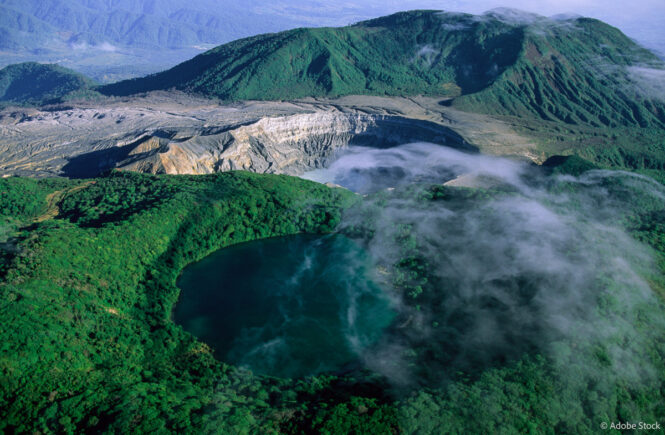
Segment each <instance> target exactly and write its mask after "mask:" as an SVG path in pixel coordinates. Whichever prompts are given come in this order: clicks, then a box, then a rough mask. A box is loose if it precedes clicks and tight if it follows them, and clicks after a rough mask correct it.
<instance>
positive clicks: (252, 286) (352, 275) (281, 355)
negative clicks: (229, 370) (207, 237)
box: [174, 235, 394, 377]
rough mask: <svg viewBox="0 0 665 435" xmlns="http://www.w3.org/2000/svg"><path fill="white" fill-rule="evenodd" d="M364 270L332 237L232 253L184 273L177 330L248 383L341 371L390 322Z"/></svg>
mask: <svg viewBox="0 0 665 435" xmlns="http://www.w3.org/2000/svg"><path fill="white" fill-rule="evenodd" d="M369 270H370V265H369V259H368V257H367V254H366V253H365V252H364V251H363V250H362V249H361V248H360V247H359V246H358V245H357V244H356V243H355V242H353V241H351V240H349V239H348V238H346V237H344V236H339V235H327V236H312V235H296V236H289V237H280V238H274V239H266V240H259V241H254V242H250V243H244V244H240V245H236V246H232V247H229V248H225V249H221V250H219V251H217V252H215V253H213V254H211V255H210V256H208V257H206V258H204V259H203V260H201V261H199V262H197V263H194V264H192V265H190V266H188V267H187V268H186V269H185V270H184V271H183V274H182V276H181V277H180V279H179V280H178V286H179V287H180V289H181V295H180V300H179V301H178V304H177V305H176V307H175V311H174V320H175V322H176V323H178V324H180V325H182V327H183V328H184V329H185V330H187V331H189V332H190V333H192V334H193V335H195V336H196V337H198V338H199V339H201V340H202V341H204V342H206V343H207V344H209V345H210V346H212V347H213V348H214V349H215V354H216V356H217V357H218V358H219V359H220V360H222V361H224V362H227V363H230V364H234V365H237V366H245V367H248V368H250V369H251V370H253V371H254V372H255V373H260V374H267V375H272V376H280V377H297V376H306V375H311V374H315V373H320V372H328V371H332V372H334V371H340V370H344V368H345V367H346V366H348V365H353V363H354V362H357V361H360V360H362V354H363V351H365V350H366V349H367V348H368V347H369V346H370V345H371V344H373V343H375V342H376V341H377V340H378V339H379V338H380V337H381V334H382V333H383V331H384V330H385V328H386V327H387V326H388V325H389V324H390V323H391V322H392V320H393V318H394V312H393V310H392V309H391V304H390V301H389V300H388V298H387V297H386V295H385V293H384V292H382V290H381V289H380V288H379V286H378V285H376V284H375V283H374V282H373V281H372V279H371V278H370V274H369Z"/></svg>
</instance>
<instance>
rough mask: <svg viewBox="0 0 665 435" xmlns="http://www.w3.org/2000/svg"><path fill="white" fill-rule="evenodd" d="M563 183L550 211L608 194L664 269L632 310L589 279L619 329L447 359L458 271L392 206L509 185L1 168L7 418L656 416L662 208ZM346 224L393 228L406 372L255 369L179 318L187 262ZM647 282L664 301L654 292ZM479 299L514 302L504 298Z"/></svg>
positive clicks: (546, 420) (453, 428)
mask: <svg viewBox="0 0 665 435" xmlns="http://www.w3.org/2000/svg"><path fill="white" fill-rule="evenodd" d="M592 167H593V165H590V164H589V163H586V162H584V161H582V160H580V159H579V158H567V159H559V161H556V159H555V161H551V162H550V164H549V165H548V169H547V170H546V172H547V173H553V174H555V176H556V175H557V174H559V175H561V174H575V175H581V176H584V174H585V173H586V172H585V171H586V170H588V169H591V168H592ZM555 179H556V180H559V179H558V178H556V177H549V176H545V175H542V176H540V175H539V176H538V177H537V181H534V183H541V184H542V185H543V186H545V187H543V189H544V191H546V192H549V193H551V194H552V195H554V194H558V193H561V192H564V193H566V195H568V196H570V197H571V198H573V200H571V201H570V202H568V203H565V204H561V203H558V202H556V201H555V202H553V203H552V204H551V205H552V207H554V208H556V207H560V208H562V209H564V210H568V209H572V210H575V209H576V208H582V209H585V207H590V208H591V209H593V208H594V201H598V205H599V206H600V205H601V204H604V203H606V202H607V201H610V202H612V201H614V202H616V203H617V204H618V205H619V206H621V207H623V208H622V210H623V211H622V213H620V214H618V215H614V216H606V217H602V218H601V217H599V218H598V219H601V220H602V219H605V221H603V222H604V223H605V224H607V225H615V224H617V225H621V227H622V228H624V229H625V231H627V232H629V233H630V234H632V237H633V238H634V239H635V240H641V241H642V243H640V244H639V246H643V247H644V248H643V249H646V250H652V251H653V255H654V257H655V258H656V259H657V263H658V264H657V265H656V268H655V269H649V268H648V267H646V266H644V270H643V271H642V272H640V273H643V274H644V275H645V276H644V279H646V280H648V282H649V286H650V288H651V289H650V290H648V294H647V295H644V294H642V295H641V296H639V297H637V294H636V295H635V299H634V301H635V302H634V304H631V305H630V306H625V300H624V299H623V298H624V297H626V295H628V296H630V295H631V293H630V292H631V291H633V288H632V287H630V286H628V287H627V290H626V289H623V288H622V285H623V284H625V283H622V282H615V283H613V282H607V278H605V281H603V279H604V278H603V277H602V276H598V277H592V278H591V280H590V281H589V285H590V287H589V288H590V289H592V290H593V289H595V290H594V292H591V293H590V294H591V295H592V297H593V301H594V304H593V306H592V309H591V310H590V311H589V312H588V313H586V314H585V315H588V316H590V317H589V318H588V319H586V320H589V324H590V325H592V326H598V325H600V324H602V325H604V324H603V323H597V322H602V319H603V318H607V319H615V318H616V317H617V316H625V319H626V320H627V321H628V326H626V327H625V330H624V329H621V330H620V331H619V332H618V333H617V334H616V335H610V336H607V337H605V338H603V340H600V341H594V340H586V339H585V338H584V335H585V333H583V332H582V331H583V330H580V332H579V334H578V333H574V334H572V335H564V336H562V337H554V338H552V337H548V338H547V342H548V343H550V344H551V346H552V347H551V348H550V347H540V345H539V343H540V341H539V340H540V338H542V337H545V336H542V337H540V336H536V338H537V339H538V340H535V341H534V339H533V337H530V336H524V337H523V336H521V335H519V334H518V335H516V336H514V337H512V338H513V339H522V340H521V341H520V343H524V344H525V345H524V346H517V347H516V349H517V351H515V352H509V353H505V352H504V350H501V349H499V350H497V353H496V354H492V355H491V358H485V357H484V356H483V355H480V354H473V353H467V356H468V358H465V359H464V360H463V361H462V360H458V359H450V355H451V354H460V352H461V351H462V350H464V349H467V348H466V347H465V345H464V343H463V342H461V341H459V336H456V335H455V334H456V333H459V329H458V328H459V323H457V322H459V321H460V320H463V319H458V320H457V321H455V320H454V319H450V318H447V317H446V316H448V315H449V313H446V311H445V307H446V306H447V305H449V304H450V303H452V302H453V301H448V302H446V298H445V295H446V294H447V292H446V291H443V290H445V289H449V290H448V291H450V289H453V288H455V287H463V285H462V284H463V282H462V281H456V280H459V279H460V277H459V276H456V275H454V274H452V275H450V276H448V277H447V278H446V279H445V280H442V278H441V276H439V275H437V273H435V270H436V268H433V267H431V266H432V264H428V263H427V262H428V261H433V260H432V259H433V258H437V257H427V256H426V255H424V253H425V252H427V249H426V248H427V246H428V243H432V240H431V237H428V236H427V237H423V236H424V235H425V236H426V234H424V233H422V232H418V231H417V230H416V227H415V226H413V225H404V224H400V223H398V222H395V223H393V224H391V225H388V226H384V227H382V226H381V225H380V223H381V216H388V215H390V213H388V211H389V207H390V204H391V203H394V202H395V201H396V202H397V203H404V201H408V202H409V203H411V204H412V206H411V209H413V210H418V209H427V208H430V207H437V206H444V207H446V209H447V210H451V211H455V212H456V213H471V212H473V211H474V210H483V207H485V206H486V205H487V204H493V203H495V202H497V201H513V200H519V198H521V197H522V194H521V193H520V192H517V191H515V190H514V189H510V188H506V187H497V188H494V189H490V190H482V189H480V190H478V189H467V188H449V187H442V186H433V187H427V186H420V187H415V186H408V187H406V188H403V189H397V190H396V191H393V192H389V191H382V192H379V193H377V194H375V195H373V196H370V197H367V198H365V199H363V200H361V197H360V196H358V195H355V194H353V193H351V192H349V191H346V190H344V189H340V188H329V187H326V186H324V185H320V184H317V183H313V182H309V181H305V180H301V179H298V178H293V177H288V176H276V175H258V174H251V173H245V172H229V173H220V174H215V175H204V176H152V175H142V174H134V173H124V172H111V173H110V174H108V175H107V176H104V177H100V178H96V179H92V180H64V179H43V180H34V179H24V178H17V177H12V178H6V179H2V180H0V211H1V216H0V218H1V219H2V220H1V221H0V224H1V225H2V231H0V237H1V238H2V239H0V243H1V244H0V246H1V247H2V253H3V255H2V258H1V261H2V268H1V269H0V274H1V276H2V282H1V283H0V294H1V295H2V297H1V299H0V300H1V305H0V319H1V320H2V322H1V323H0V324H1V325H2V326H0V328H2V331H1V332H0V333H1V334H2V336H3V341H2V345H1V346H2V350H1V353H0V376H1V377H2V379H1V382H0V388H1V390H0V430H2V431H4V432H34V431H39V432H42V433H49V432H65V433H79V432H84V431H95V432H166V431H173V432H175V431H177V432H184V433H201V432H206V433H207V432H211V433H256V432H261V433H278V432H286V433H302V432H307V433H382V434H383V433H460V432H474V433H477V432H483V433H494V432H500V433H515V432H520V433H541V432H551V433H554V432H558V433H562V432H565V433H590V432H594V431H595V430H596V428H597V427H598V425H599V424H600V422H602V421H645V422H646V421H652V420H654V421H656V420H657V419H658V418H661V417H662V415H659V412H660V411H661V410H662V406H663V404H664V403H665V402H664V397H665V396H664V395H665V393H664V391H665V389H664V387H663V383H662V380H663V379H665V362H664V361H665V360H664V357H665V355H663V349H665V346H663V344H665V343H663V341H664V340H665V333H664V332H663V331H665V330H664V329H662V328H659V327H658V326H657V325H662V323H663V303H662V296H663V294H664V289H665V284H664V283H665V281H664V279H663V272H664V271H665V246H664V245H663V240H665V220H664V219H665V204H663V203H662V202H654V201H653V200H652V196H651V195H650V194H649V193H648V192H645V191H643V190H642V189H643V186H642V185H634V184H633V183H631V181H630V179H628V180H626V179H623V178H621V177H619V178H616V179H615V178H612V177H607V179H603V181H602V183H601V186H600V190H592V189H591V188H587V187H585V186H586V185H585V184H584V183H572V182H571V183H567V182H565V181H564V182H560V181H556V182H555V181H552V180H555ZM538 180H539V181H538ZM563 180H565V178H564V179H563ZM587 190H588V191H587ZM601 191H602V192H605V193H603V194H602V195H600V194H599V193H598V192H601ZM576 195H578V196H576ZM579 195H583V196H579ZM594 195H600V196H594ZM575 198H577V199H579V198H585V199H587V200H589V201H590V202H589V204H588V205H585V204H584V203H578V202H576V200H575ZM626 198H628V199H626ZM625 204H629V205H630V207H625ZM481 215H482V213H481ZM354 216H356V217H360V219H355V220H354V219H352V218H353V217H354ZM482 216H485V217H484V219H491V218H492V216H493V215H492V214H485V215H482ZM482 216H481V217H482ZM343 222H346V223H345V224H343V225H342V226H341V227H339V224H340V223H343ZM349 222H352V223H353V224H349ZM459 225H461V224H459ZM579 225H580V226H579V228H577V229H575V231H578V233H576V234H577V235H575V236H574V237H573V238H571V239H570V240H572V241H573V242H572V243H573V244H572V245H571V246H569V247H568V248H566V251H565V252H569V254H566V255H571V256H572V257H571V258H573V259H574V258H575V255H576V252H577V251H579V250H580V249H582V250H583V251H582V253H584V252H586V251H584V249H586V248H584V246H587V245H588V244H592V245H593V244H594V243H599V242H598V241H594V240H593V237H594V236H596V233H595V232H594V231H595V230H594V231H591V232H590V231H588V228H586V227H585V226H584V225H585V224H584V222H581V223H580V224H579ZM489 226H490V227H491V225H489ZM336 228H337V230H338V231H341V232H342V233H344V234H346V235H347V236H349V237H353V238H355V239H357V240H359V241H361V242H362V243H365V244H367V246H371V245H372V243H374V241H376V240H379V239H381V238H382V237H388V238H389V239H390V240H393V241H394V242H395V243H394V246H396V247H397V250H396V251H395V252H397V255H396V257H395V258H393V259H392V261H391V262H388V263H385V264H380V265H379V266H380V267H381V268H385V270H386V273H385V274H384V275H385V277H386V283H387V285H388V287H389V288H391V289H392V290H391V292H393V293H394V294H395V295H396V296H398V297H399V299H400V300H401V301H403V307H402V309H401V312H400V315H399V319H398V321H397V322H396V326H395V328H393V329H391V330H390V332H389V334H388V337H389V339H390V340H395V341H394V342H395V343H399V345H400V346H399V350H396V351H395V352H394V353H395V355H399V357H400V359H399V360H398V361H399V362H400V366H401V365H403V366H404V367H406V368H407V370H408V373H409V376H408V381H406V382H400V383H397V384H395V383H394V382H393V380H392V379H391V375H390V374H389V373H390V371H383V370H381V369H379V370H377V371H368V370H361V371H358V372H352V373H349V374H347V375H334V374H328V373H324V374H321V375H318V376H311V377H307V378H302V379H278V378H272V377H267V376H256V375H253V374H252V373H251V372H249V371H247V370H241V369H238V368H235V367H232V366H229V365H227V364H224V363H223V362H220V361H217V360H216V359H215V358H214V357H213V353H212V350H211V349H210V348H209V347H208V346H206V345H205V344H204V343H202V342H200V341H198V340H197V339H196V338H195V337H193V336H191V335H190V334H188V333H186V332H184V331H183V330H182V329H181V328H180V327H179V326H177V325H176V324H174V323H173V322H172V320H171V314H170V313H171V311H172V309H173V306H174V304H175V303H176V301H177V298H178V292H179V290H178V288H177V287H176V286H175V281H176V278H177V276H178V275H179V273H180V271H181V270H182V268H183V267H184V266H185V265H187V264H188V263H191V262H193V261H196V260H198V259H200V258H202V257H203V256H205V255H207V254H209V253H210V252H212V251H213V250H216V249H218V248H220V247H223V246H228V245H230V244H234V243H239V242H243V241H248V240H253V239H258V238H265V237H273V236H279V235H287V234H294V233H298V232H310V233H316V232H330V231H333V230H335V229H336ZM499 229H500V228H499ZM462 230H463V227H459V231H462ZM381 231H387V233H382V232H381ZM451 231H452V232H453V234H455V233H456V232H459V231H457V230H455V229H454V228H452V229H451ZM585 237H586V238H585ZM577 238H579V241H577V240H578V239H577ZM631 243H633V242H631ZM634 243H638V242H636V241H635V242H634ZM602 246H605V245H602ZM621 246H622V245H619V247H621ZM631 246H632V245H631ZM608 249H609V248H608ZM639 249H642V248H639ZM589 252H595V251H589ZM603 252H604V251H602V250H601V252H600V253H599V254H598V255H599V259H600V260H603V261H604V260H608V259H611V257H612V255H613V253H612V252H607V253H606V254H605V253H603ZM635 255H636V258H637V260H639V259H640V258H641V257H639V255H637V254H635ZM436 261H440V262H441V263H440V264H446V261H447V260H445V258H444V259H438V260H436ZM627 261H633V260H632V259H631V258H628V260H627ZM636 270H642V269H639V268H638V269H636ZM543 273H545V275H537V276H528V274H525V275H524V276H520V275H517V276H516V277H513V278H511V279H510V280H508V281H505V280H504V281H497V282H494V281H492V282H489V283H488V282H484V284H482V285H484V286H486V285H491V286H495V287H496V288H500V289H502V291H506V292H509V293H510V292H517V296H519V297H523V298H526V299H525V301H527V302H528V300H529V296H528V295H529V291H530V290H529V289H532V287H530V286H532V285H533V282H537V280H545V281H543V282H548V281H547V280H550V281H552V282H555V283H556V282H559V281H560V278H557V277H556V276H555V275H548V274H547V272H543ZM566 278H567V277H566ZM534 280H536V281H534ZM529 283H531V284H529ZM556 288H557V287H552V289H556ZM652 290H653V291H655V292H656V293H659V294H660V296H659V297H657V298H655V297H652V296H653V294H652ZM525 292H526V293H525ZM520 295H521V296H520ZM649 295H651V296H649ZM645 301H646V302H649V303H648V304H645V303H643V302H645ZM474 303H478V304H480V306H481V307H484V308H487V307H490V308H493V309H495V308H497V307H498V308H500V307H501V305H500V304H499V302H498V301H492V300H489V301H476V302H474ZM525 303H526V302H525ZM487 304H489V305H487ZM497 304H499V305H497ZM498 311H501V310H500V309H499V310H498ZM462 314H464V313H462ZM409 319H420V320H409ZM423 322H425V325H426V326H427V328H426V330H427V331H429V332H428V333H427V334H426V335H424V336H423V335H422V334H420V332H421V331H422V329H419V328H422V327H423ZM400 324H401V325H400ZM522 326H524V325H522ZM437 328H443V329H437ZM633 334H634V335H633ZM455 337H457V339H455ZM456 340H457V341H456ZM631 340H634V342H631ZM388 344H391V343H388ZM616 346H625V347H626V349H629V350H630V351H634V352H635V354H634V355H633V357H632V358H633V359H630V358H629V359H627V360H624V363H625V364H629V363H630V362H631V361H632V362H634V361H638V362H639V363H640V364H643V367H644V368H645V369H646V370H648V371H649V373H650V374H649V376H644V377H643V378H640V380H639V381H637V380H636V379H634V378H633V377H632V374H631V373H632V372H631V370H632V369H631V366H629V365H627V366H626V367H625V369H626V370H624V371H625V372H626V375H625V377H624V374H623V373H624V371H622V370H619V369H618V368H617V367H616V366H615V364H617V363H618V361H619V360H616V358H618V356H617V355H615V354H613V352H614V351H615V350H616V349H617V347H616ZM389 348H390V349H393V348H391V347H389ZM451 349H458V352H457V353H454V352H453V353H451ZM467 350H468V349H467ZM442 374H445V376H444V377H443V378H442V377H441V375H442Z"/></svg>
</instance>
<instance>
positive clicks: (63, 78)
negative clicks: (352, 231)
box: [0, 62, 94, 104]
mask: <svg viewBox="0 0 665 435" xmlns="http://www.w3.org/2000/svg"><path fill="white" fill-rule="evenodd" d="M92 86H94V82H92V80H90V79H88V78H87V77H84V76H82V75H81V74H78V73H77V72H75V71H72V70H70V69H67V68H63V67H61V66H58V65H46V64H40V63H35V62H26V63H19V64H15V65H9V66H7V67H5V68H3V69H2V70H0V102H2V101H4V102H12V103H19V104H21V103H29V104H35V103H39V104H43V103H48V102H54V101H59V100H60V99H63V98H64V99H68V98H73V97H77V98H82V97H91V96H92V95H93V94H94V92H92V91H90V88H91V87H92Z"/></svg>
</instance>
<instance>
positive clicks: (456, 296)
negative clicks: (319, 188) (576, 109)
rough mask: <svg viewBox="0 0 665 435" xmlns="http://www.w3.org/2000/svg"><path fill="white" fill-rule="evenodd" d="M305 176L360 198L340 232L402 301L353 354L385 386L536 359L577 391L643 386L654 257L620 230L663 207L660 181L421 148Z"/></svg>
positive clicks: (348, 158) (657, 315)
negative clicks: (360, 247) (369, 342)
mask: <svg viewBox="0 0 665 435" xmlns="http://www.w3.org/2000/svg"><path fill="white" fill-rule="evenodd" d="M304 177H305V178H309V179H312V180H316V181H320V182H332V183H336V184H339V185H342V186H344V187H347V188H349V189H351V190H354V191H356V192H358V193H361V194H364V195H365V196H366V198H365V199H364V201H362V203H361V204H359V205H358V206H356V207H355V208H353V209H351V210H350V211H349V212H348V213H346V215H345V217H344V220H343V222H342V224H341V230H340V231H341V232H342V233H347V234H352V235H356V237H358V238H359V239H361V240H362V242H363V243H364V246H365V247H366V249H367V250H368V251H369V252H370V255H371V258H372V261H373V264H374V267H375V269H376V270H379V271H384V272H383V273H382V275H386V276H384V282H385V283H386V285H385V291H387V292H389V293H391V294H392V297H393V298H394V299H395V300H398V301H400V302H399V303H397V305H398V306H399V309H398V310H399V312H400V316H399V319H398V322H396V323H397V324H396V325H395V326H394V327H393V329H392V330H391V333H389V334H385V336H384V339H383V340H382V341H381V342H380V343H379V344H378V345H376V346H374V348H372V350H371V351H370V352H366V353H365V354H364V356H363V358H364V361H365V363H366V365H367V366H368V367H369V368H371V369H372V370H375V371H378V372H380V373H382V374H383V375H385V376H386V377H387V379H389V380H390V381H391V382H393V383H394V385H396V386H408V385H417V384H422V383H427V384H428V385H432V384H434V385H440V384H442V383H444V382H445V381H447V380H449V379H450V378H451V377H452V376H453V374H454V373H456V372H458V371H464V372H467V373H479V372H482V371H483V370H484V369H486V368H488V367H493V366H497V365H503V364H507V363H510V362H511V361H514V360H517V359H519V358H521V357H523V356H524V355H533V354H538V355H542V356H544V357H546V358H548V359H549V360H550V361H551V362H552V363H553V366H554V367H556V368H557V373H558V376H561V377H569V374H571V373H575V376H574V377H573V376H572V375H571V376H570V379H568V380H567V382H573V379H574V382H579V387H580V388H585V386H584V385H586V384H587V383H588V382H591V380H592V379H595V380H596V381H597V380H599V379H602V385H604V386H605V387H604V388H607V389H608V391H609V390H611V388H612V385H613V383H614V382H620V381H623V382H650V380H653V377H654V376H655V375H654V369H653V365H652V361H651V357H650V351H649V345H650V344H651V343H653V342H654V340H656V338H654V337H656V336H657V335H658V336H659V334H660V332H659V331H662V330H663V326H665V325H663V320H662V314H661V311H660V308H659V307H660V306H661V305H660V302H659V300H658V298H657V297H656V296H655V295H654V293H653V291H652V289H651V287H650V285H649V282H648V279H649V277H650V276H653V275H654V274H655V272H654V271H655V266H654V259H653V254H652V251H651V249H650V248H649V247H648V246H647V245H645V244H643V243H640V242H638V241H637V240H635V239H634V238H633V237H631V236H630V234H629V232H628V230H627V229H626V228H628V227H630V219H631V211H632V210H636V209H637V208H640V209H641V210H647V211H648V209H649V207H650V206H649V204H661V205H662V203H663V201H665V189H664V188H663V186H662V185H660V184H659V183H657V182H655V181H653V180H652V179H650V178H647V177H643V176H640V175H637V174H632V173H627V172H619V171H602V170H593V171H588V172H585V173H583V174H582V175H581V176H579V177H574V176H570V175H547V174H546V173H545V171H544V169H543V168H540V167H537V166H535V165H533V164H530V163H526V162H520V161H516V160H511V159H506V158H498V157H492V156H487V155H480V154H468V153H465V152H461V151H458V150H455V149H452V148H447V147H443V146H438V145H434V144H428V143H413V144H407V145H403V146H399V147H395V148H390V149H373V148H365V147H356V146H351V147H349V148H348V149H346V150H344V151H342V152H341V154H340V155H338V156H337V159H336V160H335V161H334V162H332V163H331V164H330V165H329V167H328V168H327V169H321V170H316V171H312V172H310V173H307V174H305V175H304ZM442 183H447V184H448V185H449V186H446V187H437V188H435V189H433V188H432V185H437V186H441V184H442ZM465 186H466V187H465ZM468 187H473V188H474V189H469V188H468ZM433 192H434V193H433ZM661 208H662V207H661ZM405 262H406V263H405ZM407 263H408V264H415V265H417V267H415V268H411V269H409V268H407V267H403V265H404V264H407ZM418 267H420V269H418ZM414 270H415V271H416V272H417V271H418V270H424V271H425V272H424V275H422V276H418V273H414ZM385 271H388V272H385ZM423 276H424V278H423Z"/></svg>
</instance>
